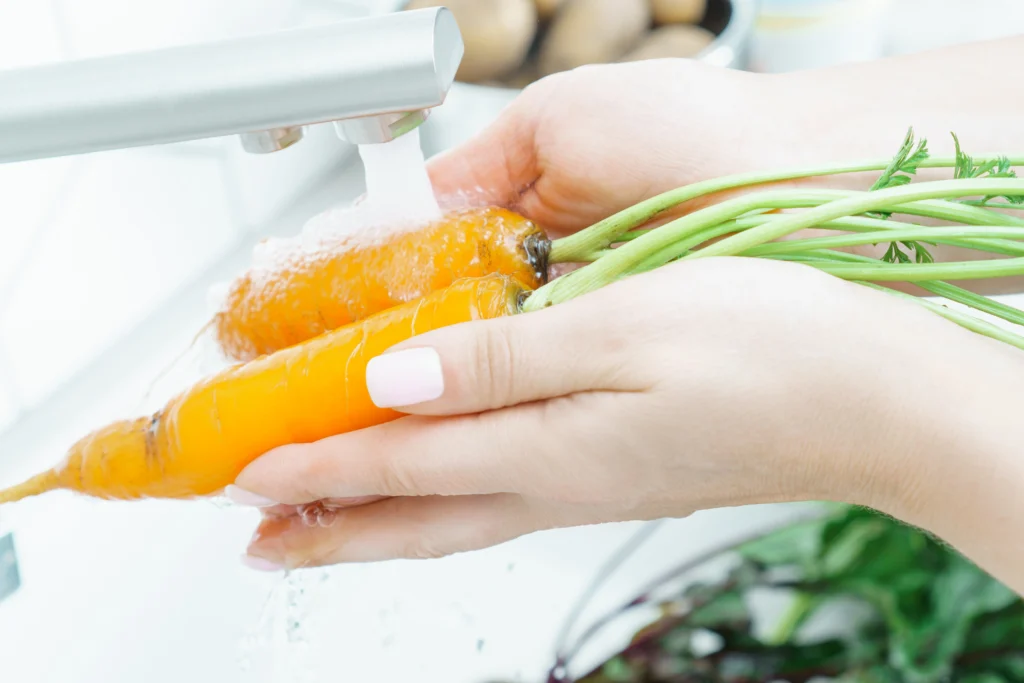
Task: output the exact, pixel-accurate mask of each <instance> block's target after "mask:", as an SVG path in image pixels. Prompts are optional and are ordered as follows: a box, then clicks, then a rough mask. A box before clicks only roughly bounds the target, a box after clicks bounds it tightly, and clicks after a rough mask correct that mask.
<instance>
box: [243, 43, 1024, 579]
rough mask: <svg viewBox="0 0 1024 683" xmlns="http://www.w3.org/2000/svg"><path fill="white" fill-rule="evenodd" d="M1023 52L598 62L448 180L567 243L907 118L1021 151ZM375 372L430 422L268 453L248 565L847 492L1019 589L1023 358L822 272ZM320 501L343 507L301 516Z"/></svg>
mask: <svg viewBox="0 0 1024 683" xmlns="http://www.w3.org/2000/svg"><path fill="white" fill-rule="evenodd" d="M1022 57H1024V40H1019V39H1018V40H1004V41H999V42H995V43H988V44H983V45H973V46H967V47H961V48H955V49H948V50H944V51H940V52H936V53H931V54H925V55H918V56H914V57H909V58H900V59H896V60H887V61H881V62H875V63H870V64H863V65H857V66H849V67H843V68H834V69H828V70H824V71H815V72H803V73H796V74H789V75H785V76H761V75H754V74H749V73H743V72H735V71H726V70H719V69H714V68H710V67H706V66H702V65H699V64H696V63H691V62H688V61H683V60H671V61H661V62H649V63H634V64H628V65H621V66H601V67H589V68H584V69H580V70H577V71H575V72H571V73H567V74H560V75H557V76H555V77H552V78H550V79H546V80H544V81H541V82H539V83H537V84H535V85H533V86H531V87H530V88H528V89H527V90H526V91H525V92H524V93H523V94H522V95H521V96H520V97H519V99H518V100H517V101H516V102H515V103H513V104H512V105H511V106H510V107H509V108H508V109H507V110H506V111H505V112H504V113H503V115H502V116H501V117H500V118H499V119H498V120H497V121H496V122H495V123H494V124H493V125H492V126H491V127H489V128H488V129H487V130H486V131H485V132H483V133H482V134H481V135H480V136H478V137H477V138H476V139H474V140H473V141H471V142H469V143H467V144H465V145H463V146H461V147H459V148H457V149H454V150H452V151H450V152H448V153H446V154H444V155H443V156H440V157H437V158H434V159H432V160H431V162H430V173H431V177H432V179H433V182H434V184H435V188H436V190H437V192H438V194H439V195H441V196H445V195H450V194H452V193H460V192H462V193H465V192H470V193H473V194H474V195H475V196H476V199H477V200H479V201H484V202H492V203H498V204H504V205H507V206H510V207H511V208H513V209H515V210H518V211H520V212H522V213H524V214H526V215H527V216H529V217H530V218H533V219H535V220H536V221H537V222H539V223H541V224H542V225H544V226H545V227H546V228H547V229H548V230H549V231H550V232H551V233H552V234H553V235H556V236H557V235H564V234H568V233H571V232H573V231H575V230H579V229H581V228H583V227H585V226H587V225H590V224H591V223H593V222H595V221H597V220H599V219H601V218H603V217H605V216H607V215H609V214H611V213H614V212H615V211H618V210H620V209H623V208H625V207H627V206H630V205H632V204H634V203H636V202H639V201H641V200H643V199H645V198H647V197H650V196H652V195H654V194H657V193H659V192H662V191H665V190H668V189H671V188H673V187H677V186H679V185H683V184H686V183H690V182H694V181H698V180H702V179H705V178H709V177H715V176H720V175H725V174H729V173H736V172H740V171H747V170H753V169H766V168H779V167H788V166H802V165H806V164H809V163H819V162H828V161H843V160H850V159H863V158H867V157H879V156H880V157H885V156H888V155H890V154H891V153H892V152H893V151H894V149H895V148H896V147H898V145H899V143H900V141H901V140H902V138H903V135H904V134H905V132H906V129H907V127H908V126H910V125H912V126H914V127H915V129H916V131H917V133H918V134H919V135H921V136H924V137H927V138H928V139H929V142H930V148H931V149H932V150H933V152H934V153H936V154H949V153H951V151H952V140H951V138H950V137H949V135H948V133H949V131H951V130H953V131H955V132H956V133H957V134H958V135H959V137H960V140H961V143H962V144H963V145H964V146H965V148H968V149H970V150H972V152H974V153H975V154H978V155H981V154H985V153H990V152H1004V153H1011V154H1013V153H1020V152H1022V151H1024V127H1022V126H1020V125H1019V112H1020V111H1021V110H1022V108H1024V96H1022V95H1021V94H1019V93H1017V92H1016V91H1014V90H1013V89H1012V88H1011V89H1007V88H1006V87H1005V80H1004V79H1005V73H1004V69H1002V68H999V67H998V65H999V64H1008V63H1018V62H1019V61H1020V59H1021V58H1022ZM964 93H977V95H978V96H977V97H967V96H963V94H964ZM994 93H998V94H999V99H1000V102H1001V104H1000V106H999V107H994V106H991V105H990V102H989V97H988V95H989V94H994ZM1015 98H1016V99H1017V100H1019V101H1017V102H1013V101H1012V100H1014V99H1015ZM1008 100H1010V101H1009V102H1008ZM1003 112H1006V113H1003ZM974 150H976V151H974ZM871 180H872V178H869V177H842V178H832V179H829V180H828V181H827V182H828V183H829V184H830V185H833V186H835V185H843V186H847V187H853V188H857V189H863V188H865V187H866V186H867V185H869V184H870V182H871ZM804 182H807V181H804ZM814 182H821V181H814ZM690 208H692V207H687V209H690ZM936 255H937V256H938V257H939V258H951V257H952V256H954V255H951V254H950V253H949V252H946V253H943V252H942V250H941V249H939V250H938V251H937V252H936ZM955 257H958V258H959V257H962V254H955ZM974 286H975V287H976V288H978V289H983V290H987V291H992V289H993V287H992V286H991V285H990V284H987V283H978V282H975V283H974ZM410 350H412V351H411V352H410ZM367 382H368V384H369V386H370V389H371V394H372V395H373V397H374V400H375V401H376V402H377V403H378V404H380V405H384V406H389V407H397V408H399V409H400V410H401V411H403V412H405V413H408V417H404V418H401V419H399V420H397V421H394V422H390V423H388V424H384V425H381V426H379V427H373V428H370V429H367V430H363V431H360V432H356V433H351V434H344V435H340V436H336V437H332V438H328V439H325V440H323V441H320V442H317V443H312V444H302V445H292V446H287V447H284V448H280V449H277V450H274V451H272V452H270V453H267V454H266V455H264V456H263V457H261V458H259V459H258V460H256V461H255V462H254V463H253V464H252V465H250V466H249V467H248V468H247V469H246V470H245V471H244V472H243V473H242V474H241V476H240V477H239V478H238V480H237V481H236V486H235V487H232V488H231V489H230V490H229V494H230V495H232V496H233V497H234V498H235V499H236V500H238V501H239V502H243V503H248V504H255V505H259V506H261V507H263V508H264V520H263V522H262V523H261V525H260V528H259V530H258V531H257V533H256V535H255V537H254V538H253V540H252V542H251V544H250V546H249V550H248V553H249V554H248V561H249V563H250V564H251V565H252V566H254V567H257V568H262V569H281V568H292V567H304V566H316V565H326V564H336V563H345V562H366V561H377V560H387V559H394V558H417V557H436V556H442V555H447V554H450V553H456V552H463V551H469V550H475V549H480V548H484V547H487V546H491V545H494V544H498V543H502V542H504V541H507V540H510V539H512V538H515V537H518V536H521V535H524V534H528V533H531V532H534V531H538V530H542V529H550V528H556V527H566V526H575V525H585V524H594V523H602V522H612V521H622V520H637V519H655V518H663V517H683V516H686V515H688V514H690V513H692V512H693V511H695V510H701V509H709V508H715V507H722V506H734V505H744V504H750V503H765V502H787V501H804V500H832V501H843V502H849V503H854V504H862V505H867V506H870V507H873V508H875V509H878V510H880V511H883V512H885V513H887V514H890V515H892V516H894V517H896V518H898V519H900V520H903V521H905V522H907V523H909V524H914V525H917V526H920V527H922V528H924V529H926V530H928V531H930V532H932V533H934V534H936V535H937V536H939V537H941V538H943V539H944V540H946V541H948V542H949V543H950V544H952V545H953V546H954V547H956V548H958V549H959V550H961V551H962V552H964V553H965V554H966V555H967V556H969V557H970V558H972V559H973V560H975V561H976V562H978V563H979V564H980V565H981V566H982V567H983V568H985V569H987V570H988V571H990V572H991V573H992V574H993V575H995V576H996V577H997V578H999V579H1001V580H1003V581H1005V582H1006V583H1007V584H1008V585H1010V586H1011V587H1013V588H1015V589H1016V590H1018V591H1024V546H1022V545H1021V544H1020V543H1017V542H1015V541H1016V539H1019V538H1020V537H1021V535H1022V533H1024V496H1022V495H1020V489H1021V486H1022V485H1024V457H1021V455H1022V454H1021V446H1020V444H1022V443H1024V418H1022V417H1021V416H1022V414H1024V398H1022V397H1024V393H1022V390H1021V387H1024V353H1022V352H1021V351H1019V350H1016V349H1014V348H1011V347H1009V346H1004V345H1002V344H1000V343H998V342H995V341H992V340H990V339H988V338H985V337H981V336H978V335H975V334H973V333H971V332H968V331H966V330H963V329H962V328H960V327H958V326H956V325H954V324H952V323H950V322H948V321H946V320H944V319H942V318H940V317H938V316H936V315H934V314H932V313H930V312H928V311H926V310H924V309H921V308H920V307H918V306H916V305H914V304H913V303H911V302H907V301H904V300H900V299H897V298H895V297H891V296H888V295H886V294H884V293H881V292H877V291H874V290H869V289H866V288H864V287H861V286H858V285H855V284H850V283H846V282H842V281H840V280H837V279H835V278H832V277H829V276H826V275H824V274H822V273H820V272H818V271H816V270H813V269H811V268H809V267H805V266H800V265H796V264H789V263H781V262H770V261H764V260H760V259H715V258H709V259H703V260H697V261H689V262H680V263H676V264H673V265H671V266H667V267H664V268H662V269H659V270H657V271H655V272H652V273H648V274H645V275H640V276H635V277H632V278H628V279H626V280H623V281H621V282H619V283H617V284H615V285H612V286H609V287H606V288H603V289H600V290H598V291H596V292H594V293H591V294H589V295H586V296H584V297H581V298H579V299H576V300H573V301H569V302H568V303H564V304H559V305H558V306H555V307H552V308H549V309H545V310H543V311H540V312H537V313H529V314H526V315H520V316H514V317H511V318H507V319H500V320H494V321H481V322H474V323H470V324H466V325H459V326H455V327H450V328H445V329H442V330H438V331H436V332H432V333H429V334H426V335H423V336H421V337H418V338H416V339H413V340H411V341H409V342H407V343H404V344H402V345H401V346H400V347H398V348H396V349H394V350H392V352H391V353H389V354H385V356H383V357H381V358H380V359H377V360H375V361H374V362H373V363H371V366H370V368H369V370H368V373H367ZM324 499H328V500H331V501H332V502H333V503H334V506H333V507H332V511H331V512H329V513H328V514H327V517H328V518H329V519H328V520H327V522H329V523H325V524H320V525H309V524H307V523H305V522H304V521H303V520H302V519H301V518H300V517H298V516H297V515H296V506H300V505H302V504H305V503H310V502H314V501H319V500H324Z"/></svg>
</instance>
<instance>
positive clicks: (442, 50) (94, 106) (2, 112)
mask: <svg viewBox="0 0 1024 683" xmlns="http://www.w3.org/2000/svg"><path fill="white" fill-rule="evenodd" d="M462 56H463V42H462V35H461V34H460V32H459V28H458V25H457V24H456V22H455V18H454V17H453V16H452V14H451V12H450V11H449V10H447V9H445V8H443V7H440V8H428V9H421V10H411V11H404V12H397V13H393V14H388V15H384V16H380V17H371V18H364V19H352V20H347V21H342V22H338V23H334V24H330V25H324V26H314V27H305V28H297V29H289V30H284V31H279V32H275V33H271V34H266V35H259V36H249V37H244V38H236V39H232V40H227V41H223V42H217V43H208V44H199V45H186V46H180V47H173V48H167V49H162V50H155V51H152V52H142V53H132V54H125V55H117V56H111V57H99V58H92V59H85V60H79V61H72V62H64V63H58V64H52V65H41V66H35V67H29V68H23V69H16V70H10V71H0V163H3V162H13V161H25V160H29V159H40V158H45V157H55V156H68V155H74V154H83V153H90V152H98V151H104V150H111V149H122V148H128V147H138V146H144V145H156V144H167V143H174V142H183V141H188V140H199V139H203V138H213V137H221V136H225V135H234V134H238V135H240V136H241V139H242V146H243V147H244V149H246V150H247V151H249V152H253V153H267V152H275V151H278V150H282V149H285V148H287V147H289V146H291V145H292V144H294V143H295V142H297V141H299V140H300V139H301V138H302V132H303V128H304V127H305V126H308V125H313V124H319V123H327V122H334V126H335V128H336V131H337V133H338V135H339V136H340V137H341V138H342V139H343V140H347V141H348V142H351V143H356V144H368V143H380V142H387V141H389V140H393V139H394V138H396V137H398V136H400V135H402V134H403V133H406V132H408V131H410V130H412V129H414V128H416V127H417V126H418V125H419V124H420V123H422V122H423V121H424V120H425V118H426V117H427V115H428V113H429V112H430V110H431V108H433V107H436V106H438V105H440V104H442V103H443V102H444V100H445V97H446V96H447V94H448V90H449V89H450V88H451V86H452V83H453V81H454V80H455V72H456V70H457V69H458V67H459V63H460V62H461V61H462Z"/></svg>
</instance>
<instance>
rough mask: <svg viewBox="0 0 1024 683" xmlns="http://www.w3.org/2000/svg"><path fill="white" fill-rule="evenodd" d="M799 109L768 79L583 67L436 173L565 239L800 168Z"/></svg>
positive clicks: (438, 187)
mask: <svg viewBox="0 0 1024 683" xmlns="http://www.w3.org/2000/svg"><path fill="white" fill-rule="evenodd" d="M791 108H792V106H791V105H790V104H788V100H787V98H786V97H784V96H783V95H782V94H781V93H779V92H778V91H777V90H776V89H775V88H773V87H772V83H771V82H768V81H766V80H765V79H764V77H761V76H757V75H754V74H750V73H746V72H741V71H734V70H728V69H720V68H713V67H710V66H707V65H704V64H701V63H699V62H691V61H689V60H680V59H674V60H656V61H648V62H633V63H629V64H615V65H602V66H594V67H582V68H579V69H575V70H573V71H569V72H565V73H560V74H556V75H554V76H549V77H548V78H545V79H542V80H540V81H538V82H536V83H534V84H532V85H530V86H529V87H528V88H526V90H525V91H524V92H523V93H522V94H521V95H520V96H519V97H518V98H516V100H515V101H514V102H512V103H511V104H510V105H509V106H508V107H507V108H506V109H505V111H503V112H502V114H501V115H500V116H499V117H498V119H497V120H496V121H495V122H494V123H493V124H492V125H491V126H489V127H488V128H487V129H485V130H484V131H483V132H481V133H480V134H479V135H477V136H476V137H475V138H474V139H472V140H470V141H469V142H467V143H466V144H464V145H461V146H460V147H458V148H456V149H453V150H450V151H448V152H445V153H442V154H440V155H438V156H435V157H433V158H432V159H431V160H430V162H429V171H430V176H431V181H432V182H433V184H434V188H435V191H436V193H437V194H438V195H439V197H440V198H441V199H442V201H444V200H445V199H449V200H452V201H454V202H461V201H468V202H469V203H473V204H484V203H496V204H500V205H503V206H507V207H509V208H513V209H515V210H517V211H519V212H521V213H523V214H525V215H527V216H528V217H530V218H532V219H533V220H535V221H537V222H538V223H539V224H540V225H543V226H544V228H545V229H546V230H548V231H549V232H550V233H551V234H552V235H553V236H563V235H565V234H568V233H572V232H575V231H576V230H579V229H580V228H583V227H585V226H587V225H590V224H591V223H594V222H596V221H598V220H601V219H602V218H605V217H607V216H608V215H610V214H612V213H615V212H616V211H619V210H621V209H625V208H627V207H629V206H631V205H633V204H635V203H637V202H639V201H642V200H644V199H647V198H649V197H651V196H653V195H655V194H658V193H660V192H664V191H667V190H670V189H672V188H675V187H678V186H680V185H685V184H687V183H691V182H695V181H698V180H703V179H706V178H712V177H717V176H720V175H728V174H731V173H738V172H741V171H747V170H753V169H756V168H771V167H772V166H778V165H780V164H781V165H786V164H788V163H790V161H789V154H790V153H791V152H793V151H794V150H797V149H799V146H797V145H788V144H786V143H788V142H789V139H788V138H795V137H797V136H798V135H799V132H798V131H797V130H795V126H794V122H793V120H792V119H791V118H788V117H787V114H788V110H789V109H791ZM751 111H757V112H759V114H758V115H757V116H750V112H751ZM771 112H774V114H772V113H771ZM903 133H904V131H899V132H898V134H899V137H897V138H894V141H893V144H895V145H897V146H898V144H899V141H900V139H902V135H903ZM887 153H891V152H887Z"/></svg>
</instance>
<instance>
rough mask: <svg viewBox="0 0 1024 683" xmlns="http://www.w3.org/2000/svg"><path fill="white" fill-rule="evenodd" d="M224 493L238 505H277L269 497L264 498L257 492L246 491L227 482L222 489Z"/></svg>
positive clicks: (257, 506)
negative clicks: (225, 486)
mask: <svg viewBox="0 0 1024 683" xmlns="http://www.w3.org/2000/svg"><path fill="white" fill-rule="evenodd" d="M224 495H226V496H227V497H228V498H229V499H231V501H232V502H234V503H236V504H238V505H246V506H248V507H254V508H265V507H270V506H271V505H277V503H275V502H274V501H272V500H270V499H269V498H264V497H263V496H261V495H259V494H258V493H253V492H252V491H246V490H245V489H243V488H239V487H237V486H235V485H234V484H229V485H228V486H227V488H225V489H224Z"/></svg>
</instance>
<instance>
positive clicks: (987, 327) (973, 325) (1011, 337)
mask: <svg viewBox="0 0 1024 683" xmlns="http://www.w3.org/2000/svg"><path fill="white" fill-rule="evenodd" d="M858 284H860V285H863V286H865V287H870V288H871V289H877V290H879V291H882V292H886V293H887V294H890V295H892V296H896V297H899V298H901V299H906V300H908V301H913V302H914V303H916V304H918V305H919V306H924V307H925V308H927V309H928V310H929V311H931V312H933V313H937V314H938V315H941V316H942V317H943V318H946V319H947V320H949V321H951V322H954V323H956V324H957V325H960V326H961V327H963V328H965V329H967V330H970V331H971V332H975V333H977V334H980V335H984V336H986V337H989V338H990V339H995V340H996V341H1001V342H1003V343H1005V344H1009V345H1010V346H1016V347H1017V348H1018V349H1024V336H1021V335H1019V334H1016V333H1014V332H1011V331H1009V330H1007V329H1004V328H1002V327H999V326H998V325H993V324H992V323H990V322H986V321H984V320H980V319H979V318H975V317H974V316H973V315H969V314H967V313H961V312H960V311H955V310H953V309H951V308H948V307H946V306H943V305H941V304H937V303H935V302H934V301H930V300H928V299H922V298H921V297H919V296H914V295H913V294H906V293H904V292H900V291H897V290H895V289H890V288H888V287H883V286H882V285H878V284H875V283H873V282H859V283H858Z"/></svg>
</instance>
